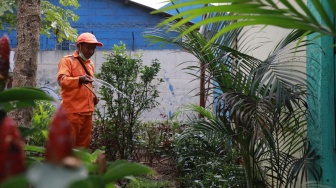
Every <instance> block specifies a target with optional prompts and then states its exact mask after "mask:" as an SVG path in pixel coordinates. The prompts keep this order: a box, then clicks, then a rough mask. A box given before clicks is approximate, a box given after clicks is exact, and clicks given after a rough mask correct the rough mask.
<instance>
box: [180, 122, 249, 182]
mask: <svg viewBox="0 0 336 188" xmlns="http://www.w3.org/2000/svg"><path fill="white" fill-rule="evenodd" d="M189 131H190V129H188V128H187V129H186V130H185V131H184V133H183V134H182V135H181V136H180V137H179V138H178V139H179V141H178V142H177V143H176V147H175V152H176V157H177V159H176V161H177V171H178V173H179V174H178V175H179V181H180V184H181V187H245V186H246V180H245V172H244V169H243V167H242V165H241V164H240V162H241V159H240V157H241V156H240V154H239V153H238V152H237V151H236V150H235V149H234V148H232V146H231V140H230V139H228V138H227V137H226V136H225V135H223V134H222V133H220V132H219V133H218V134H216V133H214V134H203V133H202V132H196V131H190V132H189Z"/></svg>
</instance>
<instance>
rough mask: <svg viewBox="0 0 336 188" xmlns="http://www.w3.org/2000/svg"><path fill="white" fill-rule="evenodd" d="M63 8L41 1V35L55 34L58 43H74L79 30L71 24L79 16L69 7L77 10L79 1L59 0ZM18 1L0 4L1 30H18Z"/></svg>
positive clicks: (13, 0)
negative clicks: (64, 41)
mask: <svg viewBox="0 0 336 188" xmlns="http://www.w3.org/2000/svg"><path fill="white" fill-rule="evenodd" d="M59 3H60V5H61V6H55V5H53V4H51V3H50V2H49V1H47V0H41V18H42V21H41V28H40V30H41V34H45V35H46V36H48V37H49V36H50V33H51V32H52V33H54V34H55V35H56V36H57V40H58V42H61V41H62V40H71V41H74V40H76V38H77V30H76V29H74V28H72V27H71V23H72V22H75V21H77V20H78V18H79V17H78V16H77V15H76V14H75V13H74V12H73V11H72V10H70V9H66V8H67V7H68V6H70V7H73V8H74V9H77V8H78V7H79V4H78V1H77V0H59ZM16 12H17V0H3V1H1V2H0V29H1V30H3V29H5V28H6V29H7V30H8V31H9V32H11V31H12V30H15V29H16V23H17V16H16Z"/></svg>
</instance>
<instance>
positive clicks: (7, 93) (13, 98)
mask: <svg viewBox="0 0 336 188" xmlns="http://www.w3.org/2000/svg"><path fill="white" fill-rule="evenodd" d="M36 100H50V101H51V100H53V98H52V97H50V96H49V95H47V94H46V93H45V92H43V91H42V90H40V89H37V88H30V87H20V88H11V89H8V90H4V91H0V110H2V111H5V112H8V111H11V110H13V109H16V108H25V107H31V106H35V102H34V101H36Z"/></svg>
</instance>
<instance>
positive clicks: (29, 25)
mask: <svg viewBox="0 0 336 188" xmlns="http://www.w3.org/2000/svg"><path fill="white" fill-rule="evenodd" d="M40 5H41V1H40V0H18V14H17V29H16V32H17V35H16V38H17V41H18V46H17V49H16V52H15V57H14V62H15V67H14V72H13V87H22V86H33V87H34V86H36V72H37V55H38V49H39V46H40V25H41V15H40V13H41V10H40V7H41V6H40ZM32 114H33V109H32V108H26V109H20V110H14V111H13V112H12V113H11V116H13V118H14V120H15V121H16V122H17V124H18V125H22V126H30V124H31V118H32Z"/></svg>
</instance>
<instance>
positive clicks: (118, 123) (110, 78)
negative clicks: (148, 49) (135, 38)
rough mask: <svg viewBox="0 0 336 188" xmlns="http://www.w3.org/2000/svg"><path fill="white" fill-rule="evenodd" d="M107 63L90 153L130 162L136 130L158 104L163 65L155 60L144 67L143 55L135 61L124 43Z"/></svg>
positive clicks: (107, 57)
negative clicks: (144, 114)
mask: <svg viewBox="0 0 336 188" xmlns="http://www.w3.org/2000/svg"><path fill="white" fill-rule="evenodd" d="M105 59H106V62H104V63H103V65H102V68H101V71H100V73H99V74H97V75H96V77H97V79H99V80H100V81H101V82H102V81H103V82H104V84H103V85H102V87H101V88H100V95H101V96H102V97H101V99H102V100H103V101H105V104H104V105H102V108H101V109H98V110H96V112H95V117H96V121H95V125H96V127H95V128H94V133H93V137H92V142H91V143H92V145H91V149H92V150H95V149H104V150H105V152H106V154H107V156H108V159H109V160H115V159H119V158H120V159H130V158H133V155H134V153H133V151H134V130H135V129H136V127H137V126H138V125H139V123H138V119H139V117H140V115H141V113H142V112H143V111H144V110H150V109H152V108H154V107H156V106H157V105H158V104H159V103H158V102H157V101H156V98H157V97H159V92H158V90H157V86H158V85H159V84H160V83H161V82H163V80H162V79H157V78H155V77H156V76H157V74H158V72H159V71H160V64H159V62H158V60H156V59H155V60H152V62H151V65H150V66H144V65H143V64H142V59H141V56H140V55H135V57H134V58H132V57H130V56H128V55H127V52H126V45H125V44H123V43H120V45H119V46H118V45H114V47H113V52H111V53H110V54H105ZM96 81H98V80H96Z"/></svg>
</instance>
